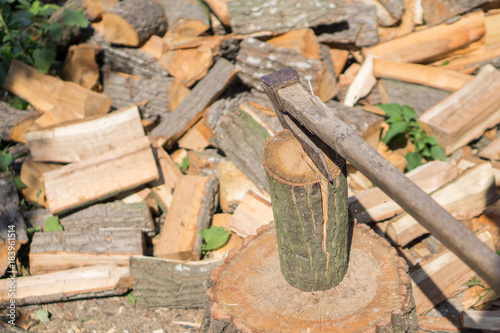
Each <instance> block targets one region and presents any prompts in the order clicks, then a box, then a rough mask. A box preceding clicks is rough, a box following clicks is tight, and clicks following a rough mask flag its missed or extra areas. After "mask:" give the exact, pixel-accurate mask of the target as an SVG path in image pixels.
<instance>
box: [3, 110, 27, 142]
mask: <svg viewBox="0 0 500 333" xmlns="http://www.w3.org/2000/svg"><path fill="white" fill-rule="evenodd" d="M31 114H33V111H29V110H26V111H25V110H19V109H16V108H15V107H13V106H11V105H10V104H9V103H6V102H3V101H0V139H2V141H9V140H10V139H11V137H12V134H11V133H12V132H13V129H14V127H15V126H17V125H18V124H19V121H20V120H21V119H22V118H24V117H26V116H28V115H31Z"/></svg>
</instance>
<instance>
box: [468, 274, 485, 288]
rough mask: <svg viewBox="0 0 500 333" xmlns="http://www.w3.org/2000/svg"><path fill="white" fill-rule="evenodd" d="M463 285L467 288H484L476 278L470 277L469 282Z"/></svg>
mask: <svg viewBox="0 0 500 333" xmlns="http://www.w3.org/2000/svg"><path fill="white" fill-rule="evenodd" d="M465 285H466V286H468V287H473V286H480V287H483V288H485V286H484V283H483V282H482V281H481V279H480V278H478V277H477V276H473V277H471V278H470V280H469V281H467V282H466V283H465Z"/></svg>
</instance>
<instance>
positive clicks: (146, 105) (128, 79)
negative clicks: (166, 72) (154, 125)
mask: <svg viewBox="0 0 500 333" xmlns="http://www.w3.org/2000/svg"><path fill="white" fill-rule="evenodd" d="M172 82H173V80H172V78H170V77H166V76H163V75H155V76H153V77H151V78H143V77H138V76H134V75H130V74H125V73H118V72H113V71H109V72H107V73H105V75H104V85H103V94H104V95H106V96H108V97H111V98H112V99H113V103H112V105H113V106H114V107H115V108H117V109H121V108H126V107H130V106H131V105H133V104H136V105H137V107H138V108H139V110H140V111H141V115H142V118H143V119H147V120H150V121H153V122H157V121H160V120H161V119H164V118H167V117H168V111H169V109H168V107H167V105H166V104H167V103H168V101H169V99H170V96H169V89H170V86H171V85H172Z"/></svg>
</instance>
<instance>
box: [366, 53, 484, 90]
mask: <svg viewBox="0 0 500 333" xmlns="http://www.w3.org/2000/svg"><path fill="white" fill-rule="evenodd" d="M373 74H374V75H375V76H376V77H377V78H389V79H396V80H401V81H406V82H412V83H417V84H421V85H424V86H430V87H434V88H438V89H442V90H447V91H456V90H458V89H460V88H461V87H462V86H463V85H464V84H466V83H467V82H469V81H472V79H474V77H473V76H472V75H468V74H462V73H459V72H453V71H449V70H445V69H441V68H437V67H432V66H424V65H418V64H408V63H399V62H395V61H387V60H383V59H373Z"/></svg>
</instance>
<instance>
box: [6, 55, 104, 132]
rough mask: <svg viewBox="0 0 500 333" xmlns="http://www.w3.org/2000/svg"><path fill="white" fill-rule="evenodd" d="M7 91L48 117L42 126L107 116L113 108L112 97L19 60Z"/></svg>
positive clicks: (40, 121) (41, 121) (41, 119)
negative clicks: (41, 71) (41, 70)
mask: <svg viewBox="0 0 500 333" xmlns="http://www.w3.org/2000/svg"><path fill="white" fill-rule="evenodd" d="M4 88H5V89H7V90H9V91H10V92H11V93H13V94H15V95H18V96H19V97H22V98H23V99H25V100H26V101H28V102H29V103H30V104H31V105H32V106H33V107H34V108H35V109H36V110H38V111H41V112H43V113H44V114H43V115H42V116H41V117H39V118H38V119H37V120H36V122H37V123H38V124H39V125H41V126H46V125H50V124H55V123H60V122H63V121H67V120H73V119H83V118H84V117H88V116H92V115H99V114H105V113H106V112H108V110H109V107H110V106H111V99H110V98H109V97H106V96H104V95H102V94H99V93H97V92H95V91H92V90H89V89H85V88H83V87H81V86H80V85H78V84H76V83H73V82H65V81H62V80H60V79H58V78H56V77H52V76H49V75H44V74H42V73H40V71H39V70H38V69H37V68H34V67H30V66H28V65H25V64H23V63H21V62H20V61H17V60H12V62H11V65H10V69H9V72H8V73H7V77H6V78H5V83H4Z"/></svg>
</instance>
